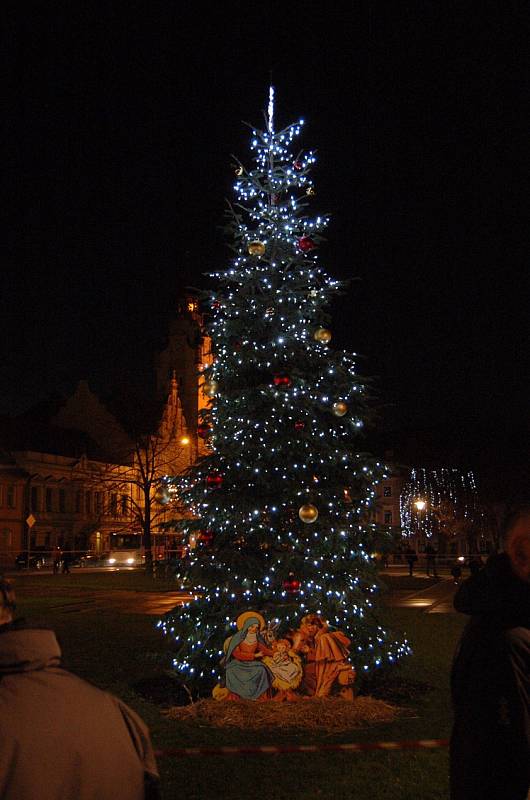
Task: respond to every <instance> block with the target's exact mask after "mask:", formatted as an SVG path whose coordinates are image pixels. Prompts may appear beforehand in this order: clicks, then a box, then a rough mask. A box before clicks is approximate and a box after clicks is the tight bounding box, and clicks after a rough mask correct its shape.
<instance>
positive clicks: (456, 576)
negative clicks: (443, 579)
mask: <svg viewBox="0 0 530 800" xmlns="http://www.w3.org/2000/svg"><path fill="white" fill-rule="evenodd" d="M451 575H452V576H453V580H454V582H455V583H456V584H457V585H458V582H459V581H460V578H461V577H462V567H461V565H460V562H459V561H458V560H457V561H455V563H454V564H453V566H452V567H451Z"/></svg>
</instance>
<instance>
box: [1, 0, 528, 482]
mask: <svg viewBox="0 0 530 800" xmlns="http://www.w3.org/2000/svg"><path fill="white" fill-rule="evenodd" d="M219 5H221V4H219ZM119 6H120V4H110V3H75V4H66V3H65V4H64V5H63V4H54V3H42V4H38V3H35V4H34V5H33V6H29V9H30V10H28V6H26V5H25V4H11V5H10V4H7V5H6V6H5V7H4V12H3V13H4V17H5V19H4V31H5V34H4V44H3V54H4V67H5V74H6V75H7V106H6V111H7V113H6V114H5V123H4V125H5V127H4V131H5V138H4V141H5V152H4V159H3V161H4V174H5V177H6V182H5V192H4V209H3V211H4V213H5V228H4V230H5V239H4V244H5V253H6V257H5V259H4V265H3V267H4V272H3V278H2V292H1V308H2V322H3V330H4V334H3V337H2V347H1V357H2V370H1V375H2V382H3V387H2V388H3V391H2V400H1V406H0V412H16V411H19V410H22V409H24V408H27V407H28V406H30V405H31V404H32V403H34V402H35V401H36V400H37V399H39V398H42V397H46V396H48V395H50V394H52V393H54V392H61V393H62V392H68V391H70V390H71V389H72V388H73V386H74V385H75V383H76V382H77V380H78V379H80V378H87V379H88V380H89V382H90V385H91V387H92V388H94V389H95V390H96V391H97V392H99V393H100V394H101V396H103V397H105V396H109V395H112V394H113V393H124V392H129V393H131V394H134V392H135V391H136V389H137V387H142V386H144V387H145V386H146V385H147V384H149V382H150V381H151V380H152V377H153V376H152V363H153V355H154V352H155V351H156V350H157V349H158V348H160V347H161V346H162V345H163V343H164V336H165V335H166V332H167V329H168V323H169V320H170V319H171V317H172V316H173V314H174V309H175V301H176V297H177V294H178V292H179V290H180V289H181V288H182V287H183V286H185V285H193V286H206V285H207V279H205V278H204V277H203V275H204V273H205V272H207V271H209V270H211V269H217V268H219V267H221V268H222V267H223V266H224V265H226V264H227V261H228V259H229V252H228V250H227V249H226V248H225V246H224V239H223V234H222V232H221V231H220V230H219V226H220V225H221V224H222V222H223V209H224V202H225V198H226V197H229V196H230V195H231V185H232V183H233V179H234V176H233V170H232V168H231V158H230V155H231V154H232V153H234V154H236V155H238V156H239V157H240V158H241V159H242V160H243V161H245V160H246V159H248V156H249V150H248V130H247V129H246V128H245V126H244V125H242V124H241V121H242V120H248V121H250V122H252V123H255V124H258V125H259V124H260V123H261V122H262V119H263V116H262V110H263V109H264V108H265V107H266V102H267V91H268V83H269V74H270V70H271V69H272V70H273V82H274V84H275V86H276V91H277V105H276V120H277V127H280V126H283V125H285V124H288V123H290V122H292V121H294V120H295V119H297V118H299V117H303V118H304V119H305V120H306V127H305V132H304V137H303V140H302V143H303V145H305V146H306V147H308V148H311V147H315V148H317V149H318V156H319V162H318V165H317V171H316V176H315V177H316V183H317V196H316V198H315V202H314V206H315V209H316V210H318V211H321V212H327V211H329V212H331V213H332V216H333V221H332V224H331V226H330V229H329V243H328V244H326V245H325V246H324V247H322V249H321V257H322V258H321V262H322V264H323V265H324V266H325V267H326V268H327V270H328V271H329V272H330V273H331V274H332V275H334V276H335V277H339V278H356V279H358V280H354V281H353V282H352V283H351V285H350V289H349V291H348V294H347V296H346V297H343V298H341V299H340V300H339V301H338V302H337V303H336V304H335V307H334V309H333V314H334V325H333V330H334V343H335V344H337V345H338V346H342V347H346V348H348V349H350V350H354V351H356V352H358V353H360V354H362V356H363V359H362V362H361V364H362V371H363V372H364V373H365V374H368V375H372V376H374V377H375V378H376V385H377V389H378V394H379V398H380V402H381V403H382V405H383V408H384V410H383V414H382V418H381V421H380V426H379V430H380V432H381V436H382V439H383V440H384V442H385V444H387V445H388V447H391V448H393V447H395V446H396V447H398V451H399V448H400V447H401V446H402V445H403V442H404V441H405V440H406V441H408V442H409V445H410V442H411V441H412V442H416V443H417V444H418V452H417V454H414V453H412V456H410V457H411V458H412V457H414V456H415V455H416V457H417V458H422V457H424V456H425V457H426V453H427V454H429V452H430V455H431V456H433V457H436V458H440V459H442V460H443V459H445V460H446V461H451V460H453V461H454V462H455V463H457V462H459V463H464V462H466V463H469V464H470V465H472V466H476V467H479V468H482V469H484V468H485V467H488V468H489V469H490V470H493V472H498V471H499V470H501V471H506V470H511V472H510V475H519V476H522V475H523V473H524V470H525V469H527V461H528V450H527V434H528V419H529V414H528V407H529V403H528V400H529V390H528V386H529V384H528V366H529V364H528V347H527V344H528V324H527V304H528V288H529V286H528V250H527V246H526V245H527V233H526V231H527V228H528V225H529V209H528V205H529V204H528V201H529V195H528V173H527V166H528V163H527V156H526V152H527V149H528V146H529V144H528V142H529V124H528V123H529V122H530V115H529V113H528V104H529V97H530V92H529V80H528V79H529V77H530V76H529V71H530V70H529V58H528V55H527V51H528V40H529V22H528V15H527V12H526V10H525V11H524V12H523V11H521V10H519V9H518V8H517V6H515V5H511V4H506V5H504V4H491V5H490V4H487V3H486V4H482V3H480V4H474V3H439V2H421V3H420V2H418V3H395V4H393V3H383V2H380V3H378V2H373V3H362V2H359V3H352V2H339V3H301V2H300V3H298V2H291V3H289V2H288V3H276V2H268V3H262V4H259V5H258V4H249V3H243V2H241V3H236V2H232V3H230V2H227V3H224V4H222V8H218V9H217V10H214V11H211V10H210V9H209V7H208V5H207V4H206V3H196V4H195V9H194V10H193V11H185V10H183V7H184V4H180V3H173V2H169V0H168V2H166V3H152V2H151V3H131V4H128V5H125V4H123V6H122V7H119ZM118 7H119V8H118ZM521 8H522V6H521ZM420 442H422V443H423V445H422V446H423V451H422V450H421V446H420V444H419V443H420ZM426 443H427V444H426ZM403 446H404V445H403ZM405 449H406V448H405ZM405 449H404V450H403V453H405ZM407 457H408V456H407ZM510 480H512V477H510ZM521 480H523V481H524V482H526V477H524V478H522V479H521Z"/></svg>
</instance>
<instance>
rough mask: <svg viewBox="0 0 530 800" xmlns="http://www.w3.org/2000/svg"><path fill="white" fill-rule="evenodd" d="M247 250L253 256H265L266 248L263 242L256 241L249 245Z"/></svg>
mask: <svg viewBox="0 0 530 800" xmlns="http://www.w3.org/2000/svg"><path fill="white" fill-rule="evenodd" d="M247 250H248V252H249V255H251V256H263V255H265V250H266V247H265V245H264V243H263V242H258V241H257V240H255V241H253V242H249V243H248V247H247Z"/></svg>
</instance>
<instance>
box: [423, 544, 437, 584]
mask: <svg viewBox="0 0 530 800" xmlns="http://www.w3.org/2000/svg"><path fill="white" fill-rule="evenodd" d="M425 555H426V557H427V559H426V571H427V575H429V576H430V575H431V573H432V577H433V578H437V577H438V573H437V572H436V555H437V553H436V550H435V549H434V547H433V546H432V544H431V543H430V542H429V543H428V544H427V545H426V547H425Z"/></svg>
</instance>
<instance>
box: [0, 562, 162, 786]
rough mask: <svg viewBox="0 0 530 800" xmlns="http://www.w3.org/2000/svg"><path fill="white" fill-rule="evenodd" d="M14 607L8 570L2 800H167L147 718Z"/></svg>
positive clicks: (1, 638) (2, 601)
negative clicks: (69, 666)
mask: <svg viewBox="0 0 530 800" xmlns="http://www.w3.org/2000/svg"><path fill="white" fill-rule="evenodd" d="M14 608H15V596H14V592H13V589H12V587H11V585H10V584H9V583H8V582H7V581H5V580H3V579H2V578H1V576H0V709H1V713H0V797H1V798H2V800H94V798H97V800H159V798H160V792H159V782H158V770H157V766H156V761H155V755H154V752H153V748H152V745H151V740H150V736H149V731H148V729H147V727H146V726H145V724H144V723H143V721H142V720H141V719H140V717H139V716H138V715H137V714H136V713H135V712H134V711H133V710H132V709H131V708H129V706H127V705H125V703H123V702H122V701H121V700H119V699H118V698H117V697H114V696H113V695H111V694H109V693H108V692H103V691H101V689H98V688H96V687H95V686H92V685H91V684H89V683H87V682H86V681H84V680H82V679H81V678H78V677H77V676H76V675H73V674H72V673H71V672H68V671H67V670H65V669H63V668H62V667H61V663H60V662H61V650H60V648H59V645H58V643H57V639H56V638H55V634H54V633H53V631H50V630H43V629H32V628H29V627H26V626H25V624H24V622H23V621H21V620H15V619H13V611H14Z"/></svg>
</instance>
